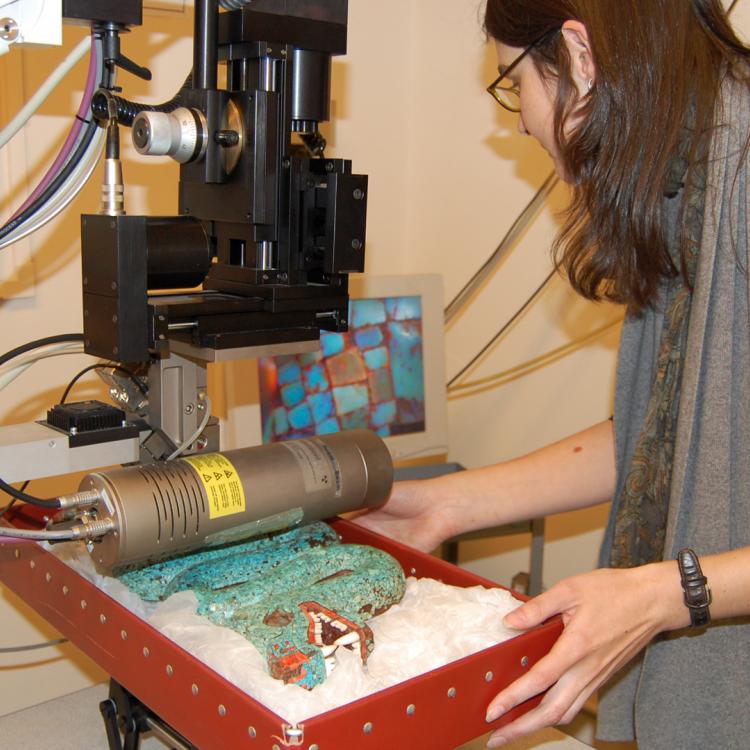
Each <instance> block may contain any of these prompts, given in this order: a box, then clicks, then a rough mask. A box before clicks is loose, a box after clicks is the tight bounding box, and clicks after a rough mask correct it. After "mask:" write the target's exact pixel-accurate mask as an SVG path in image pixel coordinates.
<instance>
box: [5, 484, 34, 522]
mask: <svg viewBox="0 0 750 750" xmlns="http://www.w3.org/2000/svg"><path fill="white" fill-rule="evenodd" d="M30 483H31V480H30V479H27V480H26V481H25V482H24V483H23V484H22V485H21V487H20V492H24V491H25V490H26V488H27V487H28V486H29V484H30ZM17 502H18V498H17V497H12V498H11V500H10V502H9V503H8V504H7V505H6V506H5V507H4V508H3V509H2V510H0V518H2V517H3V516H4V515H5V514H6V513H7V512H8V511H9V510H10V509H11V508H12V507H13V506H14V505H15V504H16V503H17Z"/></svg>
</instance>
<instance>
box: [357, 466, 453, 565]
mask: <svg viewBox="0 0 750 750" xmlns="http://www.w3.org/2000/svg"><path fill="white" fill-rule="evenodd" d="M432 481H433V480H418V481H410V482H396V483H395V484H394V485H393V491H392V492H391V496H390V498H389V499H388V501H387V502H386V504H385V505H383V506H381V507H380V508H376V509H375V510H371V511H369V512H367V513H363V514H362V515H359V516H356V517H355V518H352V519H350V520H351V521H353V522H354V523H357V524H359V525H360V526H364V527H365V528H367V529H370V530H372V531H375V532H377V533H378V534H383V535H384V536H387V537H390V538H391V539H395V540H396V541H397V542H403V543H404V544H408V545H409V546H410V547H415V548H416V549H418V550H422V551H423V552H430V551H432V550H434V549H435V548H436V547H437V546H438V545H439V544H441V543H442V542H443V541H445V540H446V539H447V538H448V537H449V536H451V535H452V531H451V530H450V524H449V522H448V520H447V518H446V508H447V506H448V505H449V504H448V503H446V502H445V501H444V498H443V497H442V495H441V493H436V496H435V497H432V496H431V494H430V488H431V486H432Z"/></svg>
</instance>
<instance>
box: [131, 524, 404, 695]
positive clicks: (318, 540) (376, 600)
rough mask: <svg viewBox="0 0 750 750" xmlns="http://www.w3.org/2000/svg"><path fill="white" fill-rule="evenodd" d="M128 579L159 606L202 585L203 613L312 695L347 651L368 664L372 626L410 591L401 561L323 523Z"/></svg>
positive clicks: (275, 672)
mask: <svg viewBox="0 0 750 750" xmlns="http://www.w3.org/2000/svg"><path fill="white" fill-rule="evenodd" d="M170 563H171V565H170ZM121 580H122V581H123V583H125V584H126V585H127V586H129V587H130V588H131V589H132V590H133V591H136V593H139V594H140V595H141V596H142V597H143V598H147V599H149V600H152V601H155V600H158V599H164V598H166V597H167V596H169V595H170V594H173V593H176V592H177V591H182V590H185V589H188V588H190V589H192V590H193V591H194V592H195V594H196V596H197V598H198V613H199V614H201V615H204V616H205V617H207V618H208V619H209V620H211V621H212V622H214V623H215V624H217V625H222V626H224V627H228V628H231V629H232V630H235V631H236V632H238V633H241V634H242V635H243V636H245V637H246V638H247V639H248V640H249V641H251V642H252V643H253V644H254V645H255V646H256V647H257V648H258V650H259V651H260V652H261V653H262V654H264V655H265V658H266V661H267V663H268V669H269V673H270V674H271V675H272V676H273V677H275V678H277V679H280V680H283V681H284V682H286V683H294V684H297V685H299V686H300V687H304V688H306V689H308V690H310V689H312V688H313V687H315V685H318V684H320V683H321V682H323V681H324V680H325V679H326V677H327V676H328V674H330V672H331V670H332V669H333V668H334V666H335V658H334V654H335V652H336V649H338V648H340V647H344V648H347V649H350V650H354V651H356V652H357V653H358V654H359V656H360V657H361V659H362V662H363V663H366V661H367V658H368V656H369V654H370V652H371V651H372V649H373V647H374V643H373V635H372V631H371V630H370V628H369V627H368V626H367V621H368V620H370V619H371V618H373V617H375V616H376V615H378V614H381V613H382V612H384V611H386V610H387V609H388V608H389V607H390V606H392V605H393V604H395V603H396V602H398V601H400V600H401V597H402V596H403V594H404V588H405V581H404V574H403V571H402V570H401V566H400V565H399V563H398V562H397V561H396V560H395V559H394V558H393V557H391V556H390V555H388V554H386V553H385V552H382V551H381V550H378V549H375V548H374V547H368V546H364V545H357V544H341V543H340V542H339V539H338V536H337V535H336V533H335V532H334V531H333V529H331V528H330V527H329V526H327V525H326V524H323V523H315V524H311V525H310V526H307V527H302V528H300V529H295V530H293V531H291V532H285V533H284V534H276V535H273V536H269V537H264V538H262V539H258V540H255V541H253V542H245V543H243V544H241V545H233V546H229V547H225V548H223V549H222V550H209V551H203V552H198V553H195V554H193V555H185V556H182V557H180V558H177V559H176V560H171V561H167V562H162V563H157V564H155V565H151V566H148V567H146V568H142V569H140V570H133V571H128V572H127V573H125V574H123V575H122V576H121Z"/></svg>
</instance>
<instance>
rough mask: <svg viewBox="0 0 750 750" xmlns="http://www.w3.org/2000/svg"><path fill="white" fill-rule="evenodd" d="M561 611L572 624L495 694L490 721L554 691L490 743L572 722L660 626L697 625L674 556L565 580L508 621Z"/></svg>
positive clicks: (526, 623)
mask: <svg viewBox="0 0 750 750" xmlns="http://www.w3.org/2000/svg"><path fill="white" fill-rule="evenodd" d="M558 614H559V615H561V616H562V620H563V624H564V626H565V627H564V630H563V632H562V634H561V635H560V637H559V638H558V640H557V642H556V643H555V645H554V646H553V647H552V649H551V650H550V652H549V653H548V654H547V655H546V656H545V657H544V658H543V659H541V660H540V661H539V662H538V663H537V664H536V665H535V666H534V667H533V668H532V669H530V670H529V672H528V673H527V674H525V675H524V676H523V677H520V678H519V679H518V680H516V681H515V682H514V683H512V684H511V685H509V686H508V687H507V688H506V689H505V690H503V691H501V692H500V693H498V694H497V695H496V696H495V697H494V698H493V700H492V702H491V703H490V705H489V706H488V709H487V721H488V722H491V721H494V720H495V719H498V718H499V717H501V716H502V715H503V714H505V713H506V712H508V711H509V710H510V709H512V708H513V707H514V706H517V705H518V704H520V703H523V702H524V701H525V700H528V699H529V698H531V697H533V696H535V695H539V694H540V693H542V692H544V691H545V690H548V692H547V694H546V695H545V696H544V698H543V699H542V701H541V703H540V704H539V705H538V706H537V707H536V708H533V709H531V710H530V711H528V712H527V713H525V714H524V715H523V716H520V717H519V718H518V719H516V720H515V721H513V722H511V723H510V724H508V725H506V726H504V727H502V728H501V729H499V730H498V731H497V732H495V733H494V734H493V735H492V736H491V737H490V741H489V744H488V747H500V746H501V745H503V744H505V742H507V741H508V740H511V739H515V738H516V737H520V736H522V735H526V734H529V733H531V732H535V731H537V730H538V729H541V728H543V727H548V726H554V725H557V724H567V723H568V722H570V721H571V720H572V719H573V717H574V716H575V715H576V714H577V713H578V711H579V710H580V709H581V707H582V706H583V704H584V702H585V701H586V700H587V698H588V697H589V696H590V695H591V694H592V693H593V692H594V691H595V690H596V689H597V688H598V687H599V686H600V685H601V684H602V683H603V682H605V681H606V680H607V679H608V678H609V677H611V676H612V675H613V674H614V673H615V672H616V671H617V670H618V669H619V668H620V667H622V666H623V665H625V664H626V663H627V662H628V661H630V659H632V658H633V657H634V656H635V655H636V654H637V653H638V652H639V651H640V650H641V649H643V648H644V647H645V646H646V644H648V643H649V641H651V639H652V638H653V637H654V636H655V635H657V633H659V632H661V631H663V630H671V629H676V628H681V627H686V626H687V625H689V624H690V615H689V613H688V610H687V608H686V607H685V606H684V604H683V602H682V588H681V585H680V576H679V573H678V570H677V565H676V563H675V562H672V561H669V562H664V563H656V564H653V565H645V566H642V567H640V568H630V569H626V570H613V569H602V570H596V571H593V572H591V573H586V574H584V575H580V576H575V577H573V578H569V579H567V580H564V581H561V582H560V583H558V584H556V585H555V586H553V587H552V588H551V589H550V590H549V591H547V592H545V593H543V594H541V595H540V596H537V597H536V598H534V599H531V600H530V601H528V602H527V603H526V604H524V605H523V606H521V607H519V608H518V609H516V610H514V611H513V612H511V613H510V614H509V615H507V617H506V618H505V624H506V625H508V626H509V627H512V628H517V629H519V630H525V629H527V628H531V627H534V626H535V625H539V624H541V623H542V622H544V621H545V620H546V619H548V618H549V617H552V616H554V615H558Z"/></svg>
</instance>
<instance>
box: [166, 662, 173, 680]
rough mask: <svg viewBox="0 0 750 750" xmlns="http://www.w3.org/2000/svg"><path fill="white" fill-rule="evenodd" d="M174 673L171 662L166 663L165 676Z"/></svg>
mask: <svg viewBox="0 0 750 750" xmlns="http://www.w3.org/2000/svg"><path fill="white" fill-rule="evenodd" d="M173 674H174V669H173V668H172V665H171V664H167V677H171V676H172V675H173Z"/></svg>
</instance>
